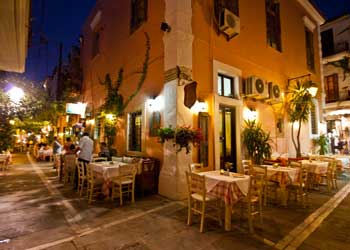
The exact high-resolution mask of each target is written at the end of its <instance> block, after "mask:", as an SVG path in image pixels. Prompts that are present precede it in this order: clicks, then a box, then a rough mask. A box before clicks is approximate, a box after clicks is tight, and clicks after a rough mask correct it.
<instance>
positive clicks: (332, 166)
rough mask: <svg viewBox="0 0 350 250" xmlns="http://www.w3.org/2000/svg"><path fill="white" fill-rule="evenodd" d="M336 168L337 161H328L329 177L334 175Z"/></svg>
mask: <svg viewBox="0 0 350 250" xmlns="http://www.w3.org/2000/svg"><path fill="white" fill-rule="evenodd" d="M336 170H337V161H336V160H332V161H329V162H328V168H327V175H328V176H329V177H332V178H333V177H335V172H336Z"/></svg>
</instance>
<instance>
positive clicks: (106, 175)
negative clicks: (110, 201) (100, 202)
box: [88, 161, 136, 196]
mask: <svg viewBox="0 0 350 250" xmlns="http://www.w3.org/2000/svg"><path fill="white" fill-rule="evenodd" d="M121 165H123V166H130V168H132V167H136V163H124V162H120V161H101V162H91V163H89V165H88V167H89V168H93V171H94V174H95V175H96V177H97V178H103V180H104V184H103V186H102V191H103V193H104V194H105V195H106V196H109V189H110V187H111V179H112V178H115V177H118V176H119V166H121Z"/></svg>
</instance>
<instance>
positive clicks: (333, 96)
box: [324, 74, 339, 103]
mask: <svg viewBox="0 0 350 250" xmlns="http://www.w3.org/2000/svg"><path fill="white" fill-rule="evenodd" d="M324 82H325V92H326V103H329V102H336V101H338V99H339V86H338V74H333V75H329V76H326V77H325V81H324Z"/></svg>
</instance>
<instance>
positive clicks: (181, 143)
mask: <svg viewBox="0 0 350 250" xmlns="http://www.w3.org/2000/svg"><path fill="white" fill-rule="evenodd" d="M158 137H159V142H160V143H164V142H165V141H168V140H173V142H174V144H173V145H174V146H177V147H178V148H177V152H180V151H181V150H182V148H185V149H186V154H188V153H189V152H190V151H191V144H192V145H193V146H197V145H198V144H199V143H200V141H201V140H202V133H201V131H200V130H199V129H193V128H191V127H190V126H181V127H177V128H176V129H173V128H172V127H168V128H160V129H159V131H158Z"/></svg>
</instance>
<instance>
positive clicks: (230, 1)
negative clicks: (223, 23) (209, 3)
mask: <svg viewBox="0 0 350 250" xmlns="http://www.w3.org/2000/svg"><path fill="white" fill-rule="evenodd" d="M223 9H228V10H229V11H231V12H232V13H233V14H235V15H236V16H239V7H238V0H216V1H215V15H216V18H217V20H219V17H220V13H221V11H222V10H223Z"/></svg>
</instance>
